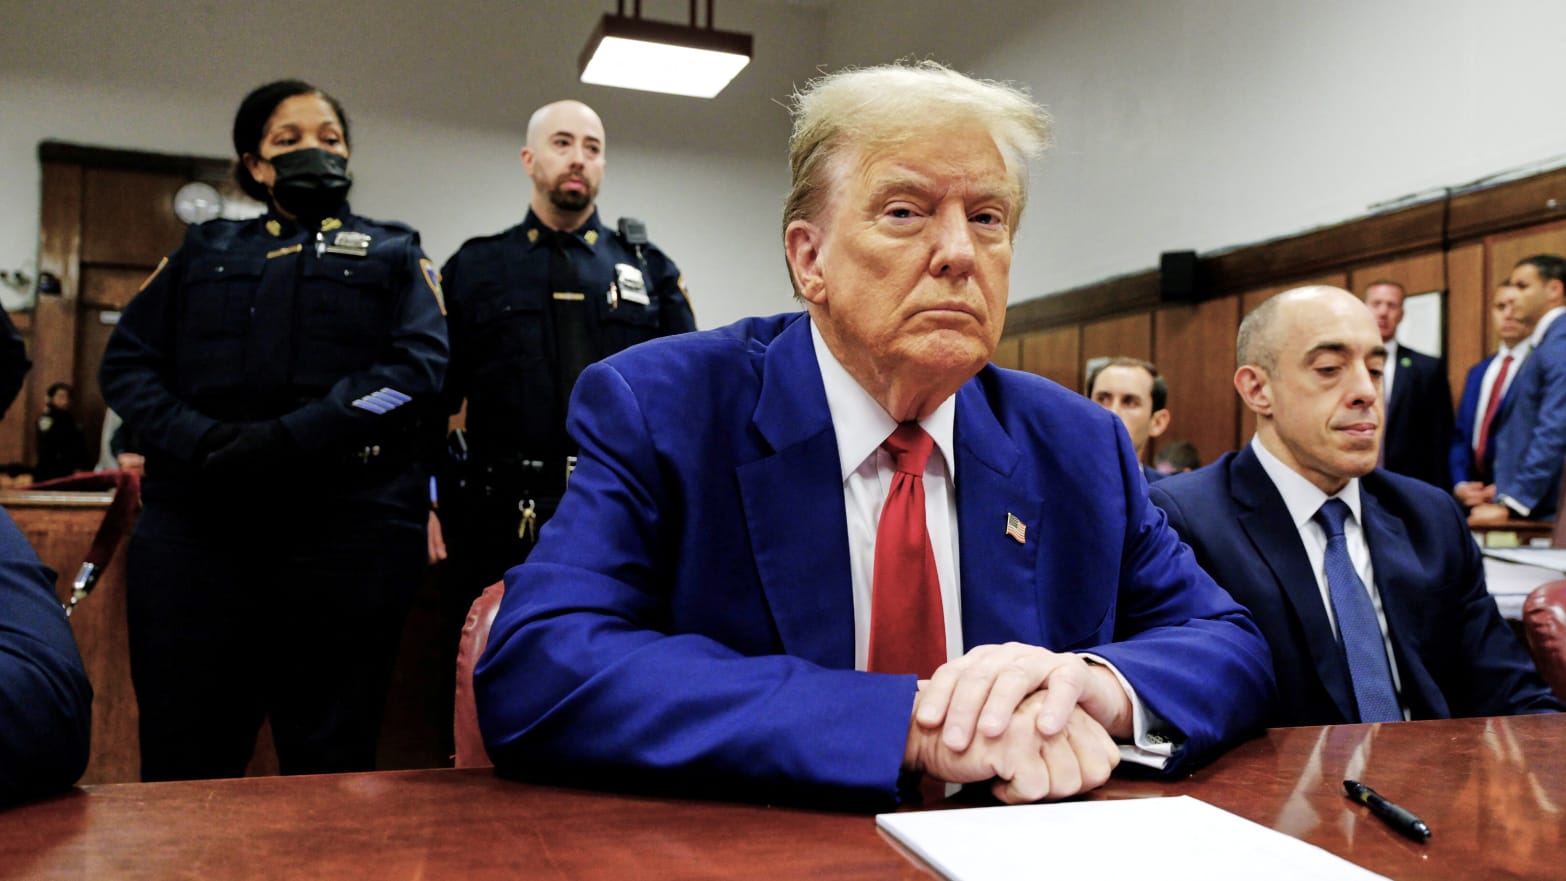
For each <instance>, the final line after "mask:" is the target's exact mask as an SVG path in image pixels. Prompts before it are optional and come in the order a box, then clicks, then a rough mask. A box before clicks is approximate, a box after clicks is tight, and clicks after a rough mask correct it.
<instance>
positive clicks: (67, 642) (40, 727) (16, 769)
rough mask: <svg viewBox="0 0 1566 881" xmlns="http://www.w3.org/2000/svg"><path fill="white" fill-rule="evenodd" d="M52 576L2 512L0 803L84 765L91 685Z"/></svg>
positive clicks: (66, 779) (68, 779) (42, 789)
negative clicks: (55, 591) (57, 595)
mask: <svg viewBox="0 0 1566 881" xmlns="http://www.w3.org/2000/svg"><path fill="white" fill-rule="evenodd" d="M54 580H55V579H54V572H52V571H50V570H49V568H48V567H47V566H45V565H44V564H43V563H41V562H39V560H38V555H37V554H35V553H33V549H32V547H31V546H30V545H28V544H27V539H26V538H23V537H22V532H21V530H19V529H17V528H16V524H15V523H13V522H12V521H11V517H10V515H8V514H6V513H5V512H4V511H0V805H4V804H8V803H10V802H13V801H17V800H20V799H25V798H31V797H34V796H38V795H42V794H45V793H48V792H52V791H54V790H57V789H64V788H66V787H67V786H70V785H71V784H72V783H75V782H76V779H77V778H78V777H80V776H81V775H82V771H83V770H84V769H86V767H87V752H88V745H89V736H90V735H91V733H92V686H90V685H88V684H87V672H86V671H85V670H84V669H83V668H82V658H81V655H80V654H78V653H77V651H76V640H75V638H74V637H73V636H72V635H71V628H70V625H68V624H67V623H66V620H65V612H64V611H63V610H62V609H61V608H60V601H59V599H57V598H56V597H55V594H54Z"/></svg>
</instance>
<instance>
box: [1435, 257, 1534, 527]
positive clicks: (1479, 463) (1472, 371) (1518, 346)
mask: <svg viewBox="0 0 1566 881" xmlns="http://www.w3.org/2000/svg"><path fill="white" fill-rule="evenodd" d="M1537 318H1538V316H1534V319H1535V320H1536V319H1537ZM1490 324H1491V326H1492V327H1494V328H1495V333H1496V335H1497V336H1498V337H1500V339H1501V346H1500V348H1499V349H1497V350H1496V353H1495V354H1494V355H1491V356H1490V357H1488V358H1485V359H1484V360H1483V361H1480V362H1479V363H1478V364H1475V365H1474V366H1473V367H1471V368H1469V370H1468V378H1467V379H1466V380H1465V381H1464V382H1463V397H1462V400H1461V401H1459V402H1458V405H1457V430H1456V431H1455V432H1454V433H1453V434H1452V451H1451V455H1450V456H1449V457H1448V461H1449V463H1450V465H1451V469H1452V482H1453V484H1454V486H1453V487H1452V495H1454V496H1456V497H1457V500H1458V501H1459V502H1462V503H1463V506H1464V507H1467V508H1473V507H1476V506H1478V505H1482V504H1484V503H1486V502H1493V501H1495V484H1494V483H1492V482H1491V481H1493V480H1494V479H1495V478H1494V475H1495V436H1496V429H1497V428H1499V427H1500V426H1499V423H1498V422H1497V420H1496V417H1497V416H1498V415H1499V414H1500V412H1501V402H1502V401H1504V400H1506V395H1507V393H1508V392H1510V391H1511V389H1512V385H1513V384H1514V383H1515V382H1516V379H1517V374H1518V372H1519V371H1520V370H1521V368H1522V362H1523V359H1524V358H1526V357H1527V356H1528V351H1529V349H1530V348H1531V346H1530V344H1529V342H1528V338H1529V336H1530V335H1531V334H1532V333H1533V326H1534V322H1533V321H1530V320H1524V319H1523V317H1522V316H1521V315H1519V314H1518V312H1517V289H1516V288H1514V287H1512V283H1511V280H1510V279H1507V280H1506V281H1504V282H1502V283H1501V284H1500V285H1499V286H1498V287H1496V289H1495V296H1494V298H1492V299H1491V301H1490Z"/></svg>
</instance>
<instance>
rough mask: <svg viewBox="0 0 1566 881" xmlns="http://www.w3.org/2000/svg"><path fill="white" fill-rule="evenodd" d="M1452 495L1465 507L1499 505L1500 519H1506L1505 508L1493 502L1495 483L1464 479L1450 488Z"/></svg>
mask: <svg viewBox="0 0 1566 881" xmlns="http://www.w3.org/2000/svg"><path fill="white" fill-rule="evenodd" d="M1452 495H1454V496H1456V497H1457V500H1458V501H1459V502H1462V503H1463V507H1465V508H1478V507H1480V506H1487V507H1500V508H1501V509H1502V510H1501V515H1502V516H1501V518H1500V519H1502V520H1504V519H1506V517H1505V511H1506V509H1505V508H1504V507H1503V506H1500V505H1494V504H1493V503H1494V502H1495V484H1493V483H1491V484H1485V483H1482V482H1480V481H1477V480H1465V481H1463V482H1462V483H1459V484H1458V485H1457V486H1455V487H1453V488H1452Z"/></svg>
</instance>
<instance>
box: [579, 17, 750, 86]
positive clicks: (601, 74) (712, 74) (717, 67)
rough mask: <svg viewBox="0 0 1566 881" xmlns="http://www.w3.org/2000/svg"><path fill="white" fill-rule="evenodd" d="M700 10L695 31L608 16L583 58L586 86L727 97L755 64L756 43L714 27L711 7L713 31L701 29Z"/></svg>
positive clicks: (665, 24)
mask: <svg viewBox="0 0 1566 881" xmlns="http://www.w3.org/2000/svg"><path fill="white" fill-rule="evenodd" d="M640 6H641V4H640V3H638V4H637V7H638V9H639V8H640ZM695 6H696V4H695V3H692V4H691V15H692V19H691V24H690V25H689V26H686V25H678V24H669V23H667V22H657V21H648V20H647V19H644V18H641V17H636V18H629V17H627V16H625V15H605V16H604V17H603V20H602V21H600V22H599V23H598V27H597V28H596V29H594V31H593V35H592V36H591V37H589V38H588V40H587V46H586V47H584V48H583V49H582V54H581V55H580V56H578V58H577V69H578V71H580V73H581V80H582V82H584V83H592V84H593V85H599V86H617V87H619V88H622V89H641V90H643V91H647V92H664V93H666V94H670V95H688V96H690V97H692V98H711V97H713V96H715V95H717V94H718V93H719V92H721V91H723V89H724V87H725V86H727V85H728V84H729V81H730V80H732V79H734V77H735V75H736V74H738V73H739V72H740V71H741V70H743V69H744V67H745V65H747V64H749V63H750V50H751V37H750V34H740V33H735V32H733V31H719V30H714V29H713V28H712V27H710V25H711V23H712V4H711V3H710V2H709V3H708V5H707V23H708V25H709V27H705V28H700V27H696V23H695ZM621 9H622V11H623V9H624V5H623V4H622V6H621Z"/></svg>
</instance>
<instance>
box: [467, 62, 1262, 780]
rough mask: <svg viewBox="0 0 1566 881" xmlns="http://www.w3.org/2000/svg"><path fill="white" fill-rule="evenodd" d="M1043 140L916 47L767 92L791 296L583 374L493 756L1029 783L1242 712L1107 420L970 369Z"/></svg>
mask: <svg viewBox="0 0 1566 881" xmlns="http://www.w3.org/2000/svg"><path fill="white" fill-rule="evenodd" d="M1047 134H1048V128H1047V121H1046V117H1045V115H1044V113H1043V111H1042V110H1041V109H1040V108H1039V107H1038V106H1037V105H1036V104H1034V103H1033V102H1032V101H1031V100H1030V99H1029V98H1028V97H1027V96H1026V95H1024V94H1023V93H1021V92H1018V91H1017V90H1015V89H1012V88H1010V87H1008V86H1004V85H1001V84H996V83H987V82H982V81H977V80H973V79H970V78H968V77H966V76H963V75H961V74H957V73H955V72H953V71H951V70H948V69H946V68H944V67H941V66H940V65H937V64H934V63H933V62H924V63H919V64H902V65H890V66H885V67H877V68H870V69H864V70H857V71H847V72H844V73H840V74H836V75H832V76H827V77H824V78H822V79H820V80H817V81H814V82H813V83H811V84H810V86H808V87H807V88H806V89H805V90H804V91H803V92H802V93H801V94H799V95H798V96H796V106H795V123H794V134H793V137H792V139H791V142H790V147H791V166H792V168H793V175H794V186H793V190H792V192H791V193H790V195H789V198H788V201H787V204H786V206H785V211H784V218H785V220H784V223H785V229H784V245H785V252H786V256H787V261H788V265H789V269H790V272H791V275H792V280H793V283H794V288H795V291H796V294H797V295H798V296H799V297H800V298H801V299H802V300H803V301H804V302H805V304H806V306H805V308H806V311H805V312H804V313H795V314H791V315H781V316H776V317H772V318H758V319H748V320H745V321H741V322H739V323H738V324H735V325H732V326H730V327H727V328H722V329H719V330H716V331H709V332H705V333H696V334H687V335H685V336H683V337H678V338H669V339H666V340H659V341H655V342H652V343H648V344H644V345H640V346H636V347H633V348H631V349H628V350H626V351H624V352H622V353H620V354H618V355H615V356H613V357H610V358H609V359H607V360H605V361H602V362H600V363H598V364H595V365H593V366H591V367H589V368H588V369H587V370H586V371H585V372H584V373H583V374H582V376H581V379H580V381H579V382H578V384H577V386H576V390H575V393H574V394H573V396H572V402H571V408H570V417H569V422H570V428H571V434H572V436H573V438H574V439H575V440H576V441H577V442H578V443H579V445H580V450H581V452H580V459H579V464H578V467H577V469H576V471H575V473H574V475H573V476H572V479H571V486H570V489H569V491H568V492H567V493H566V495H565V497H564V499H563V500H562V503H561V505H560V508H559V511H558V513H557V514H556V516H555V518H554V519H553V520H552V521H551V522H550V523H549V525H548V526H547V527H546V528H545V529H544V531H543V534H542V535H541V537H540V542H539V545H538V547H537V548H536V549H535V550H534V552H533V554H532V555H531V556H530V557H529V559H528V561H527V563H526V564H524V565H521V566H518V567H516V568H514V569H512V570H511V571H510V572H509V573H508V574H507V578H506V594H505V600H504V602H503V603H502V605H501V607H500V609H499V612H498V614H497V616H496V619H495V623H494V627H493V629H492V631H491V635H490V641H489V647H488V650H487V651H486V653H485V655H484V657H483V658H482V660H481V661H480V664H479V665H478V669H477V671H476V678H475V692H476V698H477V703H478V710H479V720H480V725H481V728H482V730H483V733H484V737H485V741H486V746H487V748H488V751H489V754H490V756H491V757H493V758H494V759H495V761H496V764H497V766H498V767H499V768H500V769H501V771H502V772H505V773H511V774H523V775H527V776H531V777H535V778H536V777H547V778H551V779H563V780H566V781H569V782H577V783H588V784H591V785H598V786H609V787H651V788H654V789H658V790H665V791H667V790H672V791H676V792H680V793H683V794H690V793H697V792H703V793H720V794H724V795H741V796H745V797H752V798H765V799H778V798H803V799H807V800H820V799H830V800H831V802H832V803H833V804H836V805H840V806H841V805H848V804H856V805H875V806H885V805H888V804H890V803H892V802H894V801H895V800H897V799H898V798H900V797H903V796H907V795H908V794H909V793H911V792H913V791H915V790H916V789H918V788H919V787H918V786H916V785H915V784H916V783H917V782H919V780H920V778H921V777H922V778H923V779H924V780H925V781H927V782H945V783H947V784H963V783H976V782H988V783H989V784H990V786H991V791H992V792H993V793H994V794H995V795H996V796H997V797H999V798H1001V799H1003V800H1006V801H1032V800H1037V799H1040V798H1062V797H1066V796H1069V795H1072V794H1075V793H1077V792H1080V791H1083V790H1086V789H1090V788H1092V787H1095V786H1097V785H1099V784H1101V783H1102V782H1103V781H1104V780H1105V779H1107V777H1108V775H1109V773H1110V771H1111V769H1112V768H1113V767H1114V766H1115V764H1116V763H1117V762H1118V761H1119V760H1120V758H1121V757H1122V756H1125V758H1126V760H1127V761H1132V762H1136V763H1139V764H1144V765H1147V766H1149V767H1153V768H1162V769H1165V770H1173V769H1175V768H1178V767H1183V766H1189V764H1190V763H1192V762H1199V761H1201V760H1203V759H1205V758H1207V757H1209V756H1211V755H1212V754H1214V752H1215V751H1217V750H1221V749H1223V748H1225V747H1226V746H1228V745H1230V744H1232V743H1234V742H1235V741H1236V740H1237V739H1238V738H1241V737H1243V736H1245V735H1246V734H1248V733H1249V732H1251V731H1253V730H1254V729H1255V727H1256V724H1257V722H1258V720H1259V719H1260V716H1261V713H1262V711H1263V709H1264V708H1265V706H1266V705H1267V704H1268V703H1269V702H1270V701H1271V699H1272V684H1271V681H1270V665H1269V664H1268V661H1267V655H1266V646H1265V643H1264V642H1263V640H1262V639H1261V637H1260V635H1259V634H1258V632H1257V631H1256V629H1255V626H1254V625H1253V623H1252V622H1251V621H1250V620H1249V618H1248V616H1247V615H1246V614H1245V613H1244V611H1243V610H1242V609H1241V608H1240V607H1239V606H1238V605H1237V604H1236V603H1235V602H1234V601H1233V599H1232V598H1230V597H1229V596H1228V594H1226V593H1224V592H1223V591H1222V589H1220V588H1219V587H1218V586H1217V585H1216V584H1214V583H1213V581H1212V579H1211V578H1209V577H1208V576H1207V575H1206V574H1205V573H1203V572H1202V571H1201V570H1200V569H1199V568H1198V567H1197V566H1196V563H1195V561H1194V559H1193V558H1192V556H1191V554H1190V552H1189V550H1188V549H1186V548H1184V547H1183V546H1181V544H1180V543H1179V540H1178V538H1177V537H1176V536H1175V534H1174V533H1173V532H1172V531H1171V530H1169V529H1168V528H1167V527H1166V526H1165V525H1164V522H1163V518H1162V516H1161V515H1160V514H1159V513H1158V512H1157V511H1156V510H1154V509H1153V508H1152V506H1151V505H1150V504H1149V503H1148V501H1147V495H1146V489H1145V487H1146V484H1145V482H1144V481H1143V479H1142V477H1141V475H1140V473H1139V468H1138V463H1137V461H1136V458H1135V456H1134V455H1133V451H1132V449H1131V446H1130V442H1129V440H1128V438H1127V436H1126V432H1125V430H1124V428H1122V427H1121V425H1120V424H1119V422H1118V420H1116V418H1115V416H1114V415H1113V414H1111V413H1109V412H1107V411H1105V410H1104V409H1102V408H1100V407H1098V406H1097V405H1095V404H1093V403H1092V402H1090V401H1088V400H1086V399H1085V398H1083V397H1081V396H1080V395H1077V394H1076V393H1074V392H1071V391H1068V390H1066V389H1063V388H1061V387H1060V386H1058V385H1055V384H1053V383H1050V382H1048V381H1046V380H1043V379H1041V378H1039V377H1036V376H1030V375H1027V374H1021V373H1016V372H1012V371H1006V370H999V369H996V368H994V367H991V366H987V365H988V361H989V358H990V355H991V354H992V352H993V351H994V348H995V345H996V343H997V342H998V340H999V338H1000V333H1001V325H1002V322H1003V320H1004V315H1005V308H1006V298H1007V292H1008V274H1009V269H1010V261H1011V253H1012V237H1013V234H1014V232H1015V230H1016V228H1017V223H1018V220H1019V218H1020V216H1021V213H1022V207H1023V201H1024V188H1025V186H1026V183H1027V180H1028V161H1029V159H1030V158H1031V157H1032V156H1034V155H1036V154H1037V153H1038V152H1039V150H1040V149H1041V148H1042V146H1043V144H1044V141H1045V140H1046V138H1047ZM926 455H927V458H926ZM910 459H912V460H915V461H913V462H911V461H910ZM919 459H923V461H922V462H918V461H917V460H919ZM932 794H933V793H932Z"/></svg>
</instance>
